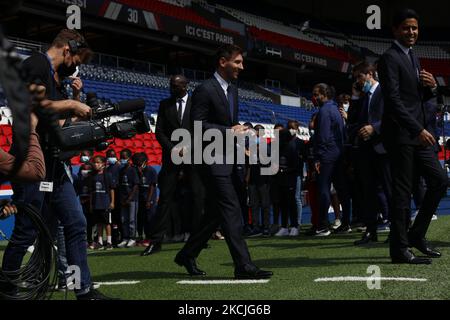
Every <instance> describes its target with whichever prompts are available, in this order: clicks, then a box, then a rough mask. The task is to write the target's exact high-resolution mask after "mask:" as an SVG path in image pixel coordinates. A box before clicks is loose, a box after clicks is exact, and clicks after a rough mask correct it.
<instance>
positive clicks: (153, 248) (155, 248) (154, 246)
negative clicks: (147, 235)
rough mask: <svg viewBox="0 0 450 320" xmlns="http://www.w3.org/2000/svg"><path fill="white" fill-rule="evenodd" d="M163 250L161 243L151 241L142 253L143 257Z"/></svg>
mask: <svg viewBox="0 0 450 320" xmlns="http://www.w3.org/2000/svg"><path fill="white" fill-rule="evenodd" d="M160 251H161V243H156V242H155V243H150V245H149V246H148V247H147V248H145V250H144V251H143V252H142V253H141V256H142V257H145V256H149V255H151V254H155V253H158V252H160Z"/></svg>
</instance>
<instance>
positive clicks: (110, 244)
mask: <svg viewBox="0 0 450 320" xmlns="http://www.w3.org/2000/svg"><path fill="white" fill-rule="evenodd" d="M112 249H113V245H112V243H107V244H106V245H105V250H112Z"/></svg>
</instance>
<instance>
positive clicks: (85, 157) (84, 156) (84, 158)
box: [80, 150, 92, 163]
mask: <svg viewBox="0 0 450 320" xmlns="http://www.w3.org/2000/svg"><path fill="white" fill-rule="evenodd" d="M91 157H92V151H91V150H83V151H81V154H80V162H81V163H88V162H89V161H90V160H91Z"/></svg>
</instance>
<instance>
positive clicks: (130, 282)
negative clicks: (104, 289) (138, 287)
mask: <svg viewBox="0 0 450 320" xmlns="http://www.w3.org/2000/svg"><path fill="white" fill-rule="evenodd" d="M95 283H97V284H99V285H101V286H118V285H122V284H137V283H140V281H138V280H133V281H110V282H95Z"/></svg>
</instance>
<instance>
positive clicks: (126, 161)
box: [120, 159, 128, 165]
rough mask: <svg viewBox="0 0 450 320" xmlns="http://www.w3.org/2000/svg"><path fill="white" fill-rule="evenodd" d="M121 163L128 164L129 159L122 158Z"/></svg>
mask: <svg viewBox="0 0 450 320" xmlns="http://www.w3.org/2000/svg"><path fill="white" fill-rule="evenodd" d="M120 164H123V165H126V164H128V159H120Z"/></svg>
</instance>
